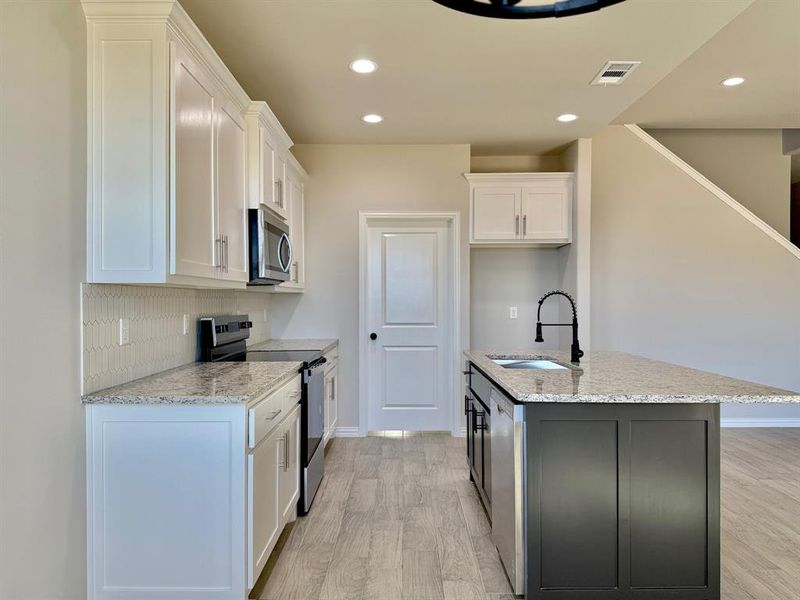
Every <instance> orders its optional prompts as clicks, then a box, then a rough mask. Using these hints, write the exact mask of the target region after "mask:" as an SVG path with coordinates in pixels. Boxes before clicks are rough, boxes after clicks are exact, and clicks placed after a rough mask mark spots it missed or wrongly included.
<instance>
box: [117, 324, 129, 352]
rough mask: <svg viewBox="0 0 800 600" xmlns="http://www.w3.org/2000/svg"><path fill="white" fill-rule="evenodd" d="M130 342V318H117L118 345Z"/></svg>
mask: <svg viewBox="0 0 800 600" xmlns="http://www.w3.org/2000/svg"><path fill="white" fill-rule="evenodd" d="M130 343H131V320H130V319H120V320H119V345H120V346H126V345H127V344H130Z"/></svg>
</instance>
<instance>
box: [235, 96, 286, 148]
mask: <svg viewBox="0 0 800 600" xmlns="http://www.w3.org/2000/svg"><path fill="white" fill-rule="evenodd" d="M246 114H247V116H248V117H251V118H252V117H254V118H256V119H258V120H259V122H260V123H261V124H262V125H263V126H264V127H266V128H267V130H268V131H269V133H270V134H272V135H273V136H274V137H277V138H278V141H279V142H280V145H281V146H282V147H283V148H286V149H288V148H291V147H292V146H294V142H293V141H292V138H290V137H289V134H288V133H286V130H285V129H284V128H283V125H281V122H280V121H279V120H278V117H276V116H275V113H274V112H272V109H271V108H270V107H269V105H268V104H267V103H266V102H264V101H263V100H253V101H252V102H250V105H249V107H248V109H247V113H246Z"/></svg>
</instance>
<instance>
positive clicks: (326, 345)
mask: <svg viewBox="0 0 800 600" xmlns="http://www.w3.org/2000/svg"><path fill="white" fill-rule="evenodd" d="M338 343H339V340H336V339H318V340H316V339H312V340H300V339H295V340H282V339H277V340H267V341H266V342H261V343H260V344H253V345H252V346H248V347H247V349H248V350H256V351H258V350H283V351H292V350H319V351H320V352H322V353H323V354H325V353H326V352H328V351H329V350H331V349H332V348H334V347H335V346H336V345H337V344H338Z"/></svg>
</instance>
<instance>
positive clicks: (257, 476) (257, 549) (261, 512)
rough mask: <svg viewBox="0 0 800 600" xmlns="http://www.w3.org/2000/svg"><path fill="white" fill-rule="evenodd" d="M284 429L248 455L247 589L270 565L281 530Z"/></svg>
mask: <svg viewBox="0 0 800 600" xmlns="http://www.w3.org/2000/svg"><path fill="white" fill-rule="evenodd" d="M283 439H284V438H283V430H282V429H278V430H277V431H276V432H274V433H272V435H270V436H269V437H267V438H266V439H265V440H264V441H263V442H261V444H259V445H258V447H257V448H256V449H255V450H253V452H252V453H251V454H249V455H248V456H247V493H248V497H247V523H248V531H247V542H248V543H247V557H248V569H247V588H248V589H251V588H252V587H253V585H254V584H255V582H256V580H257V579H258V576H259V575H260V574H261V571H262V570H263V568H264V565H265V564H267V559H268V558H269V555H270V552H272V549H273V548H274V547H275V543H276V542H277V541H278V536H279V535H280V532H281V515H280V505H279V494H280V479H281V477H280V468H281V467H280V465H281V462H280V461H281V460H282V456H283V455H282V453H283Z"/></svg>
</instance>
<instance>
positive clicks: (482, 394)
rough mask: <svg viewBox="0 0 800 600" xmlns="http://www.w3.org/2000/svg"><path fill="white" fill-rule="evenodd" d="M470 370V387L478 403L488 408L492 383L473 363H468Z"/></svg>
mask: <svg viewBox="0 0 800 600" xmlns="http://www.w3.org/2000/svg"><path fill="white" fill-rule="evenodd" d="M470 371H471V373H470V387H471V388H472V391H473V393H474V395H475V396H476V397H477V399H478V400H479V401H480V403H481V404H483V405H484V406H485V407H486V408H487V409H488V408H489V392H490V390H491V389H492V384H491V383H490V382H489V380H488V379H487V378H486V377H484V376H483V373H481V372H480V371H478V370H477V369H476V368H475V367H474V366H473V365H470Z"/></svg>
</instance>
